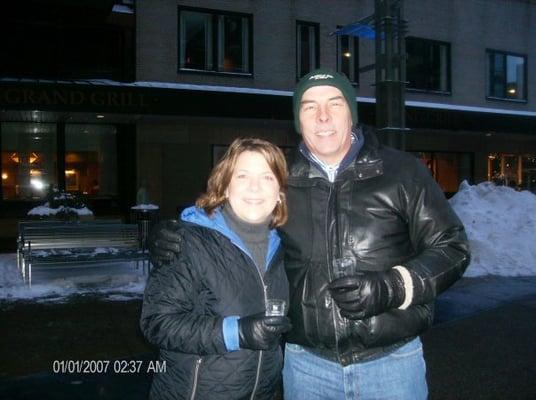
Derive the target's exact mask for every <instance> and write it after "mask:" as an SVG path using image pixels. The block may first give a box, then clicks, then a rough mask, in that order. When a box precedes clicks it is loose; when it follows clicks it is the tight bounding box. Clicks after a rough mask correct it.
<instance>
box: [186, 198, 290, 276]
mask: <svg viewBox="0 0 536 400" xmlns="http://www.w3.org/2000/svg"><path fill="white" fill-rule="evenodd" d="M181 220H183V221H185V222H190V223H192V224H196V225H200V226H203V227H205V228H209V229H213V230H215V231H218V232H220V233H221V234H222V235H224V236H225V237H227V238H228V239H229V240H230V241H231V243H233V244H234V245H235V246H236V247H238V248H239V249H240V250H242V251H243V252H244V253H246V254H247V255H248V256H249V257H250V258H251V259H252V260H253V257H252V255H251V253H250V251H249V250H248V248H247V246H246V245H245V244H244V241H243V240H242V239H240V237H239V236H238V235H237V234H236V233H235V232H234V231H232V230H231V229H230V228H229V226H228V225H227V223H226V222H225V218H224V217H223V214H222V213H221V208H219V207H218V208H217V209H216V210H214V213H213V215H211V216H209V215H207V213H206V212H205V210H203V209H201V208H198V207H195V206H193V207H188V208H186V209H184V210H183V212H182V213H181ZM280 242H281V240H280V239H279V235H278V234H277V231H276V230H275V229H271V230H270V236H269V237H268V251H267V252H266V260H265V261H266V265H267V266H268V268H269V267H270V261H272V259H273V257H274V255H275V253H276V251H277V249H278V248H279V244H280Z"/></svg>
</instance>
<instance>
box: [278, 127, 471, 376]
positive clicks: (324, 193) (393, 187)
mask: <svg viewBox="0 0 536 400" xmlns="http://www.w3.org/2000/svg"><path fill="white" fill-rule="evenodd" d="M363 134H364V136H365V143H364V146H363V148H362V149H361V151H360V153H359V154H358V156H357V158H356V160H355V161H354V162H353V163H351V164H350V165H349V166H348V167H346V168H345V169H344V170H343V171H341V172H339V173H338V175H337V178H336V180H335V182H333V183H331V182H329V181H328V179H327V178H326V176H325V174H324V172H323V171H321V170H320V169H319V168H318V167H317V166H316V165H315V164H314V163H311V162H310V161H309V160H307V159H306V158H305V157H304V156H303V155H301V154H299V155H298V157H297V159H296V160H295V161H294V162H293V163H292V165H291V168H290V177H289V189H288V203H289V221H288V223H287V224H286V225H285V226H284V227H283V228H282V229H281V230H280V234H281V238H282V240H283V245H284V248H285V251H286V255H285V268H286V271H287V276H288V279H289V284H290V297H291V300H290V307H289V308H290V310H289V317H290V318H291V320H292V324H293V329H292V331H291V332H290V334H289V335H288V338H287V340H288V341H289V342H291V343H296V344H300V345H302V346H306V347H309V348H310V350H311V351H313V352H316V353H318V354H320V355H324V356H326V357H327V358H330V359H333V360H335V361H338V362H340V363H341V364H342V365H348V364H351V363H355V362H359V361H364V360H368V359H372V358H377V357H379V356H382V355H383V354H385V353H386V352H389V351H391V350H394V349H395V348H397V347H399V346H401V345H402V344H404V343H406V342H407V341H409V340H411V339H412V338H414V337H415V336H417V335H419V334H420V333H422V332H423V331H425V330H426V329H427V328H429V327H430V325H431V324H432V320H433V301H434V299H435V298H436V296H437V295H438V294H439V293H441V292H442V291H444V290H445V289H447V288H448V287H449V286H451V285H452V284H453V283H454V282H455V281H457V280H458V279H459V278H460V277H461V276H462V274H463V272H464V271H465V268H466V267H467V265H468V264H469V260H470V254H469V248H468V243H467V237H466V235H465V231H464V228H463V225H462V223H461V222H460V220H459V219H458V217H457V216H456V214H455V213H454V211H453V210H452V208H451V207H450V205H449V203H448V202H447V200H446V199H445V196H444V195H443V193H442V191H441V190H440V188H439V187H438V185H437V184H436V183H435V181H434V180H433V178H432V176H431V174H430V172H429V171H428V170H427V168H426V167H425V166H424V165H423V164H422V163H421V162H420V161H419V160H417V159H416V158H415V157H414V156H412V155H411V154H408V153H405V152H401V151H398V150H394V149H391V148H388V147H383V146H380V145H379V144H378V140H377V138H376V136H375V133H374V132H373V131H372V130H371V129H363ZM340 257H354V258H355V260H356V262H357V267H358V269H359V270H363V271H382V270H388V269H390V268H392V267H394V266H397V265H402V266H405V267H406V268H407V269H408V270H410V271H411V274H412V277H413V280H414V286H415V287H414V294H415V297H414V299H413V301H412V304H411V305H410V306H409V307H408V308H407V309H405V310H400V309H390V310H388V311H387V312H385V313H383V314H380V315H376V316H373V317H371V318H367V319H364V320H357V321H350V320H347V319H345V318H343V317H341V316H340V314H339V310H338V308H337V306H336V305H335V304H334V302H333V301H332V299H331V297H330V295H329V292H328V290H327V285H328V284H329V282H330V281H331V280H332V279H333V269H332V260H333V259H334V258H340Z"/></svg>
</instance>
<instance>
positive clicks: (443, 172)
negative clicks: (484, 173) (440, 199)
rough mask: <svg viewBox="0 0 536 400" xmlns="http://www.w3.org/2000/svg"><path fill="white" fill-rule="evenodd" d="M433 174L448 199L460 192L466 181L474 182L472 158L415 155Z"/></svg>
mask: <svg viewBox="0 0 536 400" xmlns="http://www.w3.org/2000/svg"><path fill="white" fill-rule="evenodd" d="M414 154H415V155H416V156H417V157H418V158H419V159H420V160H421V161H422V163H423V164H424V165H426V166H427V167H428V168H429V169H430V172H431V173H432V175H433V177H434V179H435V180H436V181H437V183H438V185H439V186H440V187H441V189H442V190H443V192H445V194H446V195H447V197H450V196H452V195H453V194H454V193H456V192H457V191H458V187H459V186H460V183H461V182H462V181H464V180H467V181H469V182H470V181H472V175H473V174H472V164H473V162H472V156H471V154H469V153H438V152H415V153H414Z"/></svg>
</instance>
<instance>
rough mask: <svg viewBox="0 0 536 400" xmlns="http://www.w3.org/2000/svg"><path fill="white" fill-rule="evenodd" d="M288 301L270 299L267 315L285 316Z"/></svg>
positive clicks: (267, 302)
mask: <svg viewBox="0 0 536 400" xmlns="http://www.w3.org/2000/svg"><path fill="white" fill-rule="evenodd" d="M286 309H287V303H286V302H285V300H281V299H268V300H267V301H266V313H265V315H266V316H267V317H283V316H285V314H286Z"/></svg>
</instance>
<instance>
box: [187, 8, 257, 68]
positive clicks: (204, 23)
mask: <svg viewBox="0 0 536 400" xmlns="http://www.w3.org/2000/svg"><path fill="white" fill-rule="evenodd" d="M252 34H253V28H252V16H251V15H249V14H237V13H227V12H222V11H217V12H216V11H212V10H205V9H193V8H187V7H180V8H179V70H181V71H208V72H223V73H235V74H248V75H251V74H252V73H253V57H252V48H251V46H252V42H253V40H252Z"/></svg>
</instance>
